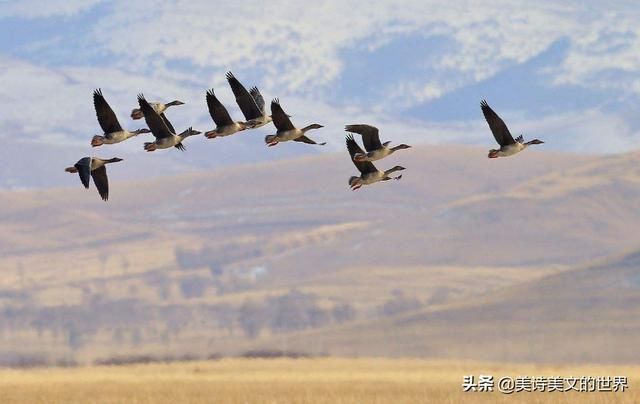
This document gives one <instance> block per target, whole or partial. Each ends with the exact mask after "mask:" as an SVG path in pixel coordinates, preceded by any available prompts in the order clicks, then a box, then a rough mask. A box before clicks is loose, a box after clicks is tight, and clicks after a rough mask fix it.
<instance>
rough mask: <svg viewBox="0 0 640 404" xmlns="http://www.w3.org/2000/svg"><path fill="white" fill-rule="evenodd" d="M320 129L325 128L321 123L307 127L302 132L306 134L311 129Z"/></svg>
mask: <svg viewBox="0 0 640 404" xmlns="http://www.w3.org/2000/svg"><path fill="white" fill-rule="evenodd" d="M320 128H324V126H322V125H320V124H319V123H312V124H311V125H309V126H305V127H304V128H302V132H303V133H304V132H306V131H308V130H311V129H320Z"/></svg>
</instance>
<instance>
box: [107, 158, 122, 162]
mask: <svg viewBox="0 0 640 404" xmlns="http://www.w3.org/2000/svg"><path fill="white" fill-rule="evenodd" d="M121 161H123V159H121V158H120V157H114V158H112V159H109V160H105V161H104V162H105V163H119V162H121Z"/></svg>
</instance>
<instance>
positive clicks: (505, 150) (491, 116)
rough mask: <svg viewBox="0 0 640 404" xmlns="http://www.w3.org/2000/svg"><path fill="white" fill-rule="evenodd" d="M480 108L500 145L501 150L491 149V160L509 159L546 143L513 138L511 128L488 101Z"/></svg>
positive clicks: (519, 137)
mask: <svg viewBox="0 0 640 404" xmlns="http://www.w3.org/2000/svg"><path fill="white" fill-rule="evenodd" d="M480 107H481V108H482V113H483V114H484V119H486V120H487V123H488V124H489V128H491V132H492V133H493V137H495V138H496V142H498V144H499V145H500V148H499V149H491V150H489V158H490V159H494V158H497V157H509V156H513V155H514V154H516V153H520V152H521V151H523V150H524V149H526V148H527V147H529V146H531V145H532V144H542V143H544V142H543V141H542V140H538V139H533V140H531V141H529V142H525V141H524V138H523V137H522V135H520V136H518V137H517V138H516V139H514V138H513V136H511V133H510V132H509V128H507V125H506V124H505V123H504V121H503V120H502V118H500V117H499V116H498V114H496V113H495V112H494V111H493V110H492V109H491V107H490V106H489V104H487V101H485V100H482V101H481V102H480Z"/></svg>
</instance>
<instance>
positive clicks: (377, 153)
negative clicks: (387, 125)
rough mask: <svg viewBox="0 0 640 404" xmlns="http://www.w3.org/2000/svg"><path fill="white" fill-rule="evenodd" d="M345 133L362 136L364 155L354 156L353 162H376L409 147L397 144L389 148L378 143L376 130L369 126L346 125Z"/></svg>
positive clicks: (387, 145) (386, 143) (385, 143)
mask: <svg viewBox="0 0 640 404" xmlns="http://www.w3.org/2000/svg"><path fill="white" fill-rule="evenodd" d="M344 129H345V130H346V131H347V132H352V133H357V134H359V135H362V142H363V143H364V148H365V149H366V150H367V152H366V153H362V154H356V155H355V156H354V158H353V160H354V161H376V160H380V159H381V158H384V157H387V156H388V155H390V154H392V153H393V152H395V151H397V150H402V149H408V148H410V147H411V146H409V145H406V144H399V145H397V146H394V147H389V143H391V142H384V143H380V136H379V135H378V128H376V127H375V126H371V125H363V124H361V125H347V126H345V128H344Z"/></svg>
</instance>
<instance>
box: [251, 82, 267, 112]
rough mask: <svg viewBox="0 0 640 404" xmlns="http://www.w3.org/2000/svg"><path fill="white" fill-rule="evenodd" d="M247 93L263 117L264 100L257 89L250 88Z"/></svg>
mask: <svg viewBox="0 0 640 404" xmlns="http://www.w3.org/2000/svg"><path fill="white" fill-rule="evenodd" d="M249 93H250V94H251V96H252V97H253V100H254V101H255V102H256V105H257V106H258V109H259V110H260V112H261V113H262V115H265V114H266V110H265V109H264V106H265V105H264V98H263V97H262V94H260V90H258V87H255V86H254V87H251V90H249Z"/></svg>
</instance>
